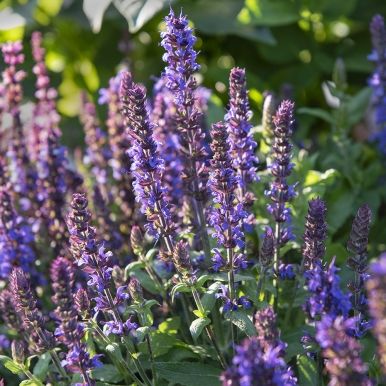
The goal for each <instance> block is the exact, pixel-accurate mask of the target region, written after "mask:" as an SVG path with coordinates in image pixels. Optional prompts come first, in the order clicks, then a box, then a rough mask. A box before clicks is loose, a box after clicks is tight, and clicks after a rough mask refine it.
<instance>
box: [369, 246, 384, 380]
mask: <svg viewBox="0 0 386 386" xmlns="http://www.w3.org/2000/svg"><path fill="white" fill-rule="evenodd" d="M370 272H371V276H370V278H369V279H368V280H367V282H366V289H367V296H368V299H369V300H368V306H369V313H370V315H371V317H372V318H373V324H374V326H373V335H374V336H375V338H376V340H377V346H378V357H379V362H380V366H381V370H382V372H383V374H385V375H386V303H385V293H386V253H384V254H382V255H381V256H380V257H379V259H378V260H377V261H376V262H374V263H373V264H371V266H370Z"/></svg>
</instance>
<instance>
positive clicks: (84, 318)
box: [0, 1, 386, 386]
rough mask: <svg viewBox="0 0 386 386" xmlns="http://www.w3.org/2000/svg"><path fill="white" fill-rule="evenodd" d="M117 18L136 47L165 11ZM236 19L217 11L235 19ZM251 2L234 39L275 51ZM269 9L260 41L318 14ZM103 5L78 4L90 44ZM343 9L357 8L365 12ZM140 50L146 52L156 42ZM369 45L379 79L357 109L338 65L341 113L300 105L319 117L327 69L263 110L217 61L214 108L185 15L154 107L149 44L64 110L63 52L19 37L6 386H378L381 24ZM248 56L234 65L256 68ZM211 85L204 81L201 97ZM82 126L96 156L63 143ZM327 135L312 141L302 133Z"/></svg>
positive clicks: (4, 308)
mask: <svg viewBox="0 0 386 386" xmlns="http://www.w3.org/2000/svg"><path fill="white" fill-rule="evenodd" d="M102 3H103V2H96V3H94V5H95V4H97V5H98V7H99V6H100V4H102ZM104 3H105V5H104V8H105V9H107V7H108V6H109V5H110V6H114V7H115V8H116V9H118V10H119V11H120V12H122V13H123V14H124V15H125V16H126V17H128V19H129V27H130V31H131V32H132V33H137V31H138V30H139V29H140V28H141V27H142V26H143V24H144V23H145V21H147V20H148V19H149V18H151V17H152V16H153V14H154V13H155V12H157V11H158V10H159V9H160V8H161V7H162V4H163V2H162V1H160V2H158V3H157V2H156V3H157V4H158V5H157V6H155V7H154V8H152V12H149V10H148V8H146V6H147V7H149V4H148V3H147V2H146V1H145V2H140V3H137V4H140V6H139V8H137V11H136V12H137V13H136V15H135V17H134V15H133V14H132V12H133V9H134V8H135V7H133V6H132V5H131V7H129V8H126V7H125V1H121V2H120V1H105V2H104ZM196 3H200V2H192V3H189V2H187V3H186V8H185V7H184V11H185V10H186V11H192V15H193V17H194V15H195V13H194V6H193V4H196ZM227 3H228V2H227ZM69 4H70V5H69V8H71V2H69ZM213 4H215V5H217V6H219V3H217V2H215V1H214V2H213ZM213 4H212V3H211V5H210V6H208V7H209V8H208V14H210V12H209V11H210V10H211V7H212V6H213ZM235 4H237V2H234V3H233V2H232V3H231V2H229V4H227V6H228V7H225V5H223V8H224V9H226V12H230V11H231V10H232V12H233V11H234V9H233V7H235ZM257 4H258V2H254V1H246V2H245V5H244V7H243V8H242V9H241V10H240V9H238V10H237V14H238V18H237V23H238V24H237V23H236V21H235V20H236V18H235V16H234V15H233V16H232V20H233V22H231V23H229V24H230V26H232V28H233V30H232V31H233V32H230V33H232V34H234V35H239V37H240V36H242V37H244V38H246V37H247V36H248V39H251V41H256V40H257V41H260V42H263V43H264V44H267V43H268V44H271V43H272V44H273V41H272V39H273V35H272V34H271V31H270V30H269V29H268V28H266V27H261V22H262V21H261V20H260V22H259V16H258V14H259V12H258V10H257V9H256V8H255V6H256V5H257ZM275 4H276V5H275V7H276V8H274V9H271V12H272V14H270V13H269V10H270V7H271V6H272V4H271V3H270V2H261V4H260V5H261V7H262V12H264V13H265V15H266V19H264V20H265V21H264V23H265V25H275V24H276V23H279V22H278V19H275V17H276V18H279V19H280V17H281V18H283V19H282V20H281V21H282V22H283V20H284V22H283V23H284V24H292V23H294V22H298V23H299V26H302V23H301V22H304V19H305V18H304V17H303V16H302V20H299V19H298V18H297V17H296V15H298V13H297V11H296V10H298V11H299V10H300V9H302V12H303V13H302V14H304V12H305V8H304V4H303V5H302V7H301V8H299V9H298V8H296V7H300V5H299V4H300V3H296V2H288V4H287V6H284V5H283V2H281V1H277V2H275ZM327 4H329V2H326V7H327V9H328V6H327ZM7 5H13V6H14V7H13V9H14V10H17V7H16V6H15V4H12V2H9V4H7ZM126 5H127V4H126ZM196 5H197V4H196ZM44 7H47V4H45V3H44V2H41V3H40V4H39V5H38V7H37V9H38V10H39V9H40V11H41V12H42V13H44V9H47V8H44ZM98 7H96V9H94V12H91V11H90V2H88V1H85V2H84V11H85V13H86V14H87V16H88V17H89V19H90V21H91V23H92V26H93V28H94V30H98V29H99V28H100V24H101V20H102V15H103V12H102V11H101V13H99V14H98V12H97V11H98V10H99V11H100V9H99V8H98ZM157 7H159V8H157ZM281 7H284V8H281ZM310 7H311V5H310ZM102 8H103V7H102ZM10 9H11V8H5V10H6V11H4V10H3V11H2V12H3V14H4V12H10ZM216 9H217V8H216ZM350 9H351V11H352V12H353V13H355V12H358V9H361V7H360V6H359V5H358V4H357V3H356V2H353V5H352V8H350ZM110 10H111V9H110ZM321 11H323V12H325V13H323V15H326V17H328V15H329V12H327V11H326V9H323V10H321ZM354 11H355V12H354ZM35 12H36V10H35ZM224 12H225V11H222V13H221V12H220V13H219V20H220V22H221V20H222V19H221V18H224ZM96 15H99V16H98V17H99V19H98V17H96ZM106 15H107V14H106ZM248 15H249V16H248ZM311 15H312V16H313V17H314V19H313V18H312V17H311V16H310V22H312V23H317V20H316V19H315V15H316V13H315V12H312V13H311ZM35 16H36V15H35ZM129 16H130V17H129ZM12 17H13V18H14V17H15V15H13V16H12ZM106 17H107V16H106ZM157 17H158V16H155V18H157ZM207 17H208V16H207ZM248 17H249V18H252V19H253V20H254V22H255V23H256V24H255V25H254V27H252V25H253V23H252V22H251V21H250V19H248ZM270 17H271V19H270ZM11 19H12V18H11ZM113 19H114V17H113ZM59 20H60V17H59ZM98 20H99V21H98ZM202 20H205V17H204V16H203V17H202ZM202 20H201V23H202ZM248 20H249V22H247V21H248ZM319 21H320V20H319ZM195 22H196V24H197V27H198V29H199V30H200V28H201V30H202V32H203V33H204V34H208V35H210V33H211V32H210V31H212V30H213V31H215V32H214V33H216V28H219V25H220V24H221V23H220V22H218V24H216V23H214V24H213V25H211V26H208V27H207V28H208V29H207V30H205V27H203V25H204V26H205V23H204V24H200V19H197V20H195ZM60 23H61V22H58V26H60ZM63 23H65V22H63ZM235 23H236V24H237V25H236V24H235ZM259 23H260V24H259ZM267 23H268V24H267ZM279 24H280V23H279ZM342 24H344V23H343V22H342ZM221 25H222V24H221ZM345 25H346V26H350V23H347V24H345ZM230 26H229V25H228V27H229V28H230ZM241 26H244V27H243V28H244V29H243V28H241ZM256 26H259V27H256ZM292 27H293V26H292ZM341 27H342V25H341ZM223 28H225V27H223ZM302 28H303V27H302ZM331 28H332V27H331ZM342 28H343V27H342ZM332 29H333V28H332ZM316 30H317V28H316V29H315V31H316ZM10 31H13V32H11V33H16V34H17V29H16V30H15V29H13V30H10ZM15 31H16V32H15ZM213 31H212V32H213ZM315 31H313V32H315ZM286 32H288V31H286ZM319 32H320V31H319ZM325 32H326V31H325ZM8 33H10V32H8ZM101 33H102V34H103V29H102V32H101ZM217 33H218V31H217ZM315 33H316V32H315ZM370 35H371V39H370ZM4 36H6V34H5V35H4ZM133 36H134V35H133ZM135 36H136V37H133V39H134V40H135V39H138V42H140V41H141V39H142V40H143V41H142V44H143V45H146V44H147V43H146V41H147V42H148V43H149V41H148V40H146V39H148V38H147V37H145V35H142V37H141V33H139V34H138V33H137V35H135ZM149 36H150V35H149ZM315 36H317V35H315ZM326 36H327V37H326V39H328V34H327V35H326ZM319 38H320V37H319ZM130 39H131V38H130ZM130 39H129V40H130ZM270 39H271V40H270ZM315 39H316V37H315ZM367 39H368V41H369V42H370V40H371V43H372V47H373V48H372V51H371V49H370V44H369V49H368V52H367V53H366V54H364V58H363V59H364V62H365V59H366V55H367V54H368V63H369V67H367V65H366V66H364V67H363V68H364V69H368V70H369V73H368V74H367V75H366V78H368V80H366V79H365V78H364V79H362V81H363V88H362V89H361V90H356V93H355V94H352V95H351V94H350V93H351V88H350V87H349V86H348V85H347V79H346V69H345V62H344V61H343V60H341V59H338V60H337V61H336V63H335V65H334V71H333V75H332V80H331V81H326V82H323V90H324V94H325V97H326V103H327V104H328V105H329V106H330V107H329V109H328V110H326V109H322V108H320V107H317V108H316V107H312V108H311V107H299V103H300V101H302V100H307V101H310V100H312V97H311V96H310V90H311V89H312V87H313V85H314V82H316V83H318V82H319V81H320V79H319V77H320V76H321V74H320V73H317V75H316V77H315V78H312V77H311V76H310V77H309V78H308V81H309V82H310V83H312V85H311V87H310V88H309V89H308V88H307V87H304V88H303V89H302V87H303V85H302V83H301V82H297V81H295V86H297V87H298V88H299V89H302V90H303V91H300V90H299V91H297V89H296V88H295V89H294V90H292V91H290V90H289V87H288V86H286V85H284V86H283V88H282V91H281V92H280V93H274V92H272V91H267V92H265V93H264V95H263V94H259V93H258V92H257V90H255V89H252V90H250V91H248V88H249V87H248V85H249V79H250V77H249V68H248V66H247V68H246V69H244V68H241V67H238V66H234V67H233V65H232V64H231V65H230V67H232V68H229V71H228V65H225V66H224V67H222V66H221V65H220V64H219V63H221V61H220V60H219V62H217V63H218V65H219V67H220V68H222V70H224V71H225V70H226V71H227V72H229V75H228V76H229V80H228V81H227V84H228V85H227V86H225V81H224V79H223V78H222V75H221V72H222V70H221V71H219V72H218V73H217V75H218V76H219V80H218V81H216V83H215V89H216V90H217V91H218V92H219V93H220V98H219V96H218V95H216V94H215V93H214V92H213V91H211V90H210V89H209V88H207V87H205V85H206V86H208V85H210V83H211V80H210V79H211V77H212V75H210V74H209V73H210V71H208V64H207V63H205V61H207V60H209V58H210V55H205V59H204V60H203V61H202V62H200V61H199V56H200V55H199V54H198V46H201V47H202V48H203V50H204V47H205V44H206V43H205V40H203V41H201V39H197V37H196V36H195V30H194V29H193V28H192V25H191V23H190V22H189V20H188V19H187V17H186V16H185V14H184V13H182V12H181V13H180V12H175V11H173V9H170V11H169V14H168V16H166V17H165V19H164V24H163V25H162V27H161V36H160V38H159V43H160V44H159V47H158V49H157V52H159V51H160V50H161V49H162V50H163V51H164V52H163V55H162V60H163V62H164V69H163V70H162V72H160V73H157V74H158V76H157V77H156V78H153V79H152V81H149V80H147V81H146V84H147V85H150V87H151V88H152V91H151V92H149V93H148V92H147V89H146V87H145V85H143V84H142V83H140V81H141V80H143V79H142V78H143V77H144V76H145V75H146V74H147V72H148V71H149V69H150V68H153V69H154V68H155V67H152V64H151V63H150V64H149V65H148V67H147V65H146V66H144V67H143V71H142V72H141V76H139V75H138V76H137V72H139V68H138V67H137V66H136V60H137V59H138V58H137V57H136V54H135V51H136V50H137V49H135V50H133V55H132V56H131V55H129V57H130V62H126V63H124V64H123V65H122V66H121V68H120V70H119V71H118V72H117V73H116V74H114V71H113V67H114V66H113V65H112V66H111V68H106V69H104V70H103V71H106V74H107V73H109V74H110V76H111V78H110V79H109V80H108V81H106V84H105V88H101V89H99V92H98V96H97V95H95V94H94V93H93V91H96V89H97V88H98V86H96V87H95V84H96V83H94V85H92V86H90V84H92V81H90V82H91V83H90V84H87V81H86V84H83V85H84V86H86V89H87V90H85V91H84V92H83V93H82V94H81V97H80V98H76V96H75V95H74V93H70V94H69V95H67V98H68V101H71V103H70V104H72V105H73V106H78V105H79V106H80V108H79V109H78V108H77V107H76V108H75V109H71V108H70V109H69V110H66V107H65V106H66V103H63V102H64V99H65V98H63V97H64V96H63V87H62V86H63V83H62V85H61V86H60V87H55V86H53V85H52V83H51V74H50V72H49V70H48V68H47V64H48V63H50V53H52V51H50V48H49V47H48V51H47V52H46V50H45V48H43V35H42V34H41V33H40V32H34V33H32V34H31V40H30V42H28V40H26V41H25V44H24V45H25V46H26V47H28V48H27V49H26V50H24V48H23V44H22V42H21V41H19V40H16V41H14V42H7V43H4V44H2V46H1V50H2V56H3V63H4V70H3V72H2V82H1V85H0V122H1V127H2V131H1V138H2V140H3V141H2V143H3V144H4V145H2V146H0V148H1V153H0V281H1V290H0V311H1V315H0V316H1V320H2V324H1V325H0V332H1V334H0V348H1V351H2V352H1V354H2V355H0V363H1V367H0V374H1V377H3V382H4V381H5V382H6V384H11V385H12V384H18V383H20V384H22V385H43V384H55V385H56V384H57V385H70V384H78V385H147V386H150V385H154V386H163V385H174V384H175V385H182V386H184V385H186V386H190V385H197V384H200V385H220V384H222V385H224V386H239V385H240V386H249V385H327V384H328V385H331V386H333V385H343V386H344V385H361V386H364V385H382V384H384V383H385V382H386V359H385V356H386V354H385V342H386V331H385V324H386V305H385V300H384V299H385V295H386V255H385V254H381V252H382V250H383V249H384V244H383V243H384V241H383V232H382V231H383V226H384V223H385V220H384V219H383V217H384V216H383V212H384V203H383V201H384V198H385V186H384V184H385V182H384V175H383V170H382V165H383V163H384V156H385V149H384V146H385V130H386V126H385V124H386V113H385V111H386V110H385V106H386V94H385V86H386V30H385V25H384V20H383V18H382V16H381V15H375V16H374V17H373V18H372V20H371V23H370V33H367ZM85 40H87V37H86V36H85ZM129 40H127V39H126V40H125V42H126V44H127V43H128V41H129ZM151 40H152V39H150V41H151ZM208 40H209V46H210V44H211V42H210V40H211V38H208ZM316 40H317V39H316ZM138 42H137V44H138ZM232 44H236V45H237V40H236V41H233V42H232ZM58 49H59V50H60V49H61V48H58ZM124 49H125V50H126V51H125V52H126V53H129V52H130V53H131V51H132V50H130V49H129V47H128V46H125V48H124ZM245 49H248V48H245ZM264 50H265V48H263V49H262V52H264ZM25 52H26V53H27V54H28V53H29V52H31V54H32V55H31V58H28V56H27V57H26V56H25ZM317 52H319V54H320V53H321V52H322V50H321V51H317ZM266 54H267V55H268V56H267V57H271V56H270V55H272V60H273V62H274V61H275V60H276V59H274V58H275V57H276V58H277V56H275V55H279V56H280V53H279V54H278V53H276V54H274V53H273V51H270V50H269V49H267V50H266ZM308 54H309V55H311V56H312V55H313V53H312V54H311V53H310V52H308ZM308 54H307V53H304V52H303V54H302V55H301V57H303V59H304V60H305V59H306V56H307V55H308ZM262 55H263V54H262ZM263 56H264V55H263ZM85 57H87V56H85ZM243 57H245V54H244V55H240V62H239V61H236V63H237V65H243V64H244V60H243ZM282 57H283V58H284V57H285V52H282ZM51 59H52V57H51ZM89 59H90V58H88V59H85V61H87V60H89ZM30 60H31V61H32V62H33V64H32V65H31V66H30V65H29V64H30ZM147 60H149V59H147ZM224 60H225V59H224ZM229 60H230V59H229V58H228V62H229ZM225 61H226V60H225ZM107 62H108V60H106V63H107ZM231 62H232V61H231ZM267 62H269V60H268V59H267ZM347 62H349V61H347V60H346V63H347ZM84 63H86V62H84ZM84 63H83V64H82V63H78V65H79V66H80V68H82V66H84V68H86V69H84V68H83V70H80V71H85V77H84V79H85V80H86V79H88V77H90V79H92V78H93V77H95V76H96V75H95V73H94V74H93V71H92V66H91V67H90V64H91V62H88V63H89V64H88V65H86V64H84ZM266 64H267V63H266ZM371 64H373V66H371ZM145 67H146V68H147V69H145ZM347 67H348V68H350V66H349V65H348V66H347ZM69 68H71V65H69ZM202 68H204V69H205V71H204V73H206V75H208V74H209V75H208V79H206V81H205V82H204V83H202V82H201V71H202ZM303 70H304V69H303V68H300V69H299V71H303ZM68 71H72V70H68ZM261 71H262V73H264V71H265V70H264V66H262V70H261ZM370 71H372V75H370ZM65 72H66V70H64V80H63V82H64V83H65V82H66V76H67V75H68V74H67V75H66V74H65ZM278 73H279V72H278ZM307 74H308V73H304V72H303V73H302V77H304V78H306V77H307V76H308V75H309V74H308V75H307ZM73 75H74V73H71V75H70V76H69V77H70V78H71V79H72V76H73ZM206 75H205V76H206ZM287 75H288V73H287ZM261 76H263V75H261ZM96 77H97V76H96ZM75 78H76V77H75ZM247 78H248V85H247ZM251 78H252V80H253V76H251ZM278 79H279V80H278V81H279V83H281V82H282V81H283V79H281V77H280V76H279V77H278ZM293 79H295V78H292V76H291V77H290V79H286V80H287V81H291V80H293ZM67 80H68V79H67ZM359 80H361V79H360V78H359ZM366 81H368V84H369V86H370V87H369V88H367V87H365V86H366V84H365V83H366ZM31 82H33V87H29V85H31V84H32V83H31ZM213 82H214V81H213ZM80 83H82V82H80ZM268 83H269V80H268ZM270 86H271V87H272V86H273V87H274V86H275V82H273V83H272V84H270ZM356 86H357V87H355V86H354V89H356V88H358V89H359V88H360V87H358V84H357V85H356ZM223 87H224V88H225V89H224V90H227V93H224V92H223V91H224V90H223ZM32 89H33V90H32ZM58 89H59V92H58ZM64 89H65V88H64ZM87 91H88V92H87ZM221 93H222V94H221ZM301 94H302V95H301ZM257 95H259V96H257ZM293 97H296V98H295V100H296V102H297V103H296V104H295V103H294V102H293V100H292V99H294V98H293ZM256 98H257V99H256ZM221 99H223V100H224V101H225V106H226V107H225V108H224V109H222V107H221ZM260 99H261V101H262V102H263V103H262V118H261V122H260V123H259V124H258V125H256V126H254V124H255V123H256V122H257V120H256V118H253V116H252V110H254V107H256V105H254V104H256V102H259V100H260ZM93 100H97V101H98V104H96V103H94V102H93ZM300 105H301V103H300ZM78 113H79V117H78V118H79V122H80V123H79V122H76V123H74V125H76V127H80V126H81V127H83V133H84V143H85V146H84V148H82V149H81V148H76V149H71V148H68V147H67V146H65V145H64V144H63V143H62V138H61V137H62V127H63V126H62V124H61V119H64V121H66V117H65V115H66V114H72V115H74V114H78ZM298 117H299V118H300V119H298ZM215 118H217V119H215ZM216 120H218V121H217V122H215V121H216ZM320 120H322V121H324V122H325V123H327V124H328V125H327V127H326V125H324V124H321V123H320V122H321V121H320ZM67 122H71V121H67ZM316 128H317V129H318V130H319V129H321V130H320V131H319V134H320V135H315V136H314V135H312V136H311V135H308V134H309V133H310V132H311V131H312V130H314V129H316ZM323 133H327V136H324V134H323ZM323 144H324V145H325V146H321V145H323ZM371 230H373V232H372V234H370V231H371ZM379 255H380V257H378V256H379ZM371 258H374V262H370V260H371Z"/></svg>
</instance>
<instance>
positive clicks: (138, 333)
mask: <svg viewBox="0 0 386 386" xmlns="http://www.w3.org/2000/svg"><path fill="white" fill-rule="evenodd" d="M149 331H150V328H149V327H138V328H137V329H136V330H135V337H136V338H137V339H138V341H139V342H142V341H143V340H144V339H145V336H146V335H147V334H148V333H149Z"/></svg>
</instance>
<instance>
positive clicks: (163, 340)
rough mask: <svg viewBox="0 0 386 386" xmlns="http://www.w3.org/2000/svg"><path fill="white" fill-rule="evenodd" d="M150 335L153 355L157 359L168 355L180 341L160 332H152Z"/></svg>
mask: <svg viewBox="0 0 386 386" xmlns="http://www.w3.org/2000/svg"><path fill="white" fill-rule="evenodd" d="M150 335H151V344H152V349H153V355H154V357H155V358H156V357H159V356H160V355H164V354H166V353H167V352H168V351H169V350H170V349H171V348H172V347H173V346H174V345H176V344H177V343H178V342H179V340H178V339H177V338H175V337H174V336H172V335H169V334H166V333H163V332H160V331H152V332H151V333H150Z"/></svg>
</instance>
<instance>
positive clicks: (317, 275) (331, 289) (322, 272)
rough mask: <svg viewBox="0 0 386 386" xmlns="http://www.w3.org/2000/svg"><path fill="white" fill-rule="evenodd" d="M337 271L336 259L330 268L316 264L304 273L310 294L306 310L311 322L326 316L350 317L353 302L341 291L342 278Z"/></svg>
mask: <svg viewBox="0 0 386 386" xmlns="http://www.w3.org/2000/svg"><path fill="white" fill-rule="evenodd" d="M337 271H338V268H336V267H335V258H333V259H332V261H331V263H330V264H329V265H328V266H324V264H316V265H315V266H314V268H312V269H310V270H308V271H306V272H305V273H304V276H305V278H306V284H307V289H308V292H309V294H310V296H309V298H308V299H307V302H306V304H305V306H304V310H305V311H306V312H307V315H308V317H309V318H310V319H311V320H315V319H316V318H317V317H320V316H322V315H324V314H328V315H330V316H331V317H336V316H338V315H343V316H345V317H346V316H347V315H348V312H349V311H350V309H351V302H350V299H349V297H348V296H347V295H346V294H345V293H343V292H342V290H341V289H340V286H339V282H340V278H339V276H338V275H337Z"/></svg>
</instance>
